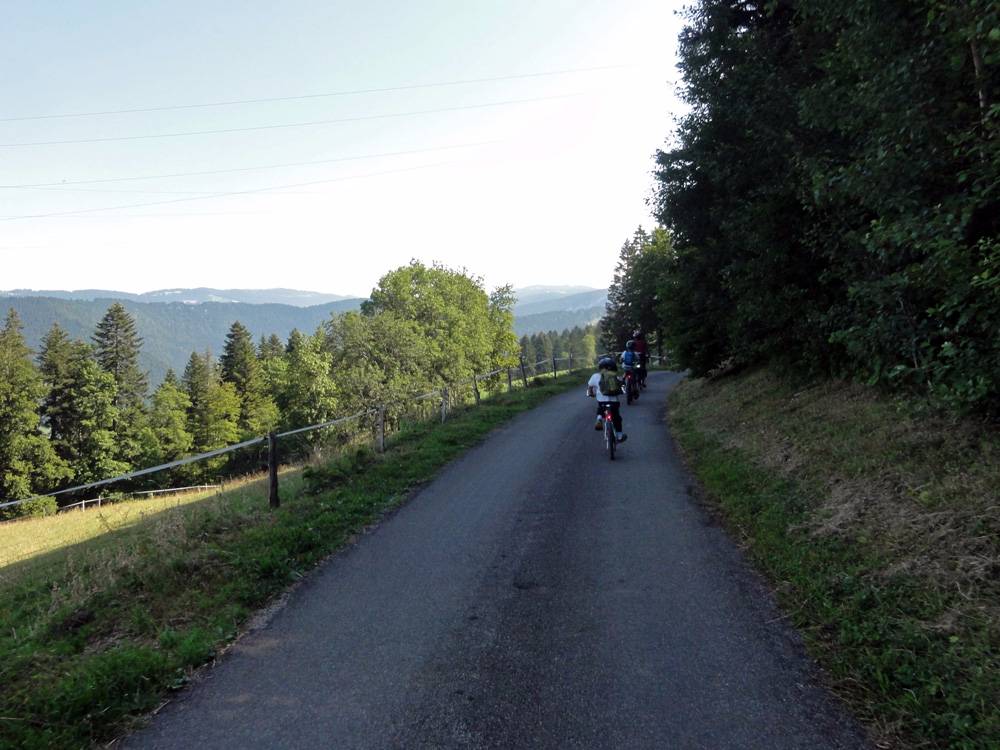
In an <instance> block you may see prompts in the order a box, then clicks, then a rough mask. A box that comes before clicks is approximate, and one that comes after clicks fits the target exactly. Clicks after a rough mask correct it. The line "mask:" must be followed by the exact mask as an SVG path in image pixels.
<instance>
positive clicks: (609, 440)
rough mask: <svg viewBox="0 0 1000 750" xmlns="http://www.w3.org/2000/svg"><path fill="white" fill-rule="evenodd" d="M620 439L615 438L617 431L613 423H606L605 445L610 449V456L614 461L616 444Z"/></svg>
mask: <svg viewBox="0 0 1000 750" xmlns="http://www.w3.org/2000/svg"><path fill="white" fill-rule="evenodd" d="M617 442H618V439H617V438H616V437H615V429H614V427H612V425H611V422H609V421H605V422H604V443H605V445H606V446H607V448H608V456H609V457H610V458H611V460H612V461H614V460H615V443H617Z"/></svg>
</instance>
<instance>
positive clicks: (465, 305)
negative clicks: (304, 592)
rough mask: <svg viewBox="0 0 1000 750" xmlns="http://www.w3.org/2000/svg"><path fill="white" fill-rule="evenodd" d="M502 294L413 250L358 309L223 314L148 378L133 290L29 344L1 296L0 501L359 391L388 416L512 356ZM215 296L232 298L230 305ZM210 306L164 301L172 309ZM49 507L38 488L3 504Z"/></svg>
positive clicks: (192, 472)
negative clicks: (271, 315)
mask: <svg viewBox="0 0 1000 750" xmlns="http://www.w3.org/2000/svg"><path fill="white" fill-rule="evenodd" d="M513 301H514V300H513V294H512V291H511V289H510V288H509V287H501V288H499V289H497V290H495V291H493V292H492V293H491V294H487V292H486V291H485V289H484V288H483V287H482V282H481V281H479V280H478V279H476V278H473V277H470V276H467V275H466V274H464V273H462V272H459V271H453V270H451V269H448V268H445V267H442V266H436V265H435V266H430V267H428V266H424V265H422V264H420V263H418V262H413V263H411V264H410V265H408V266H403V267H402V268H399V269H396V270H395V271H392V272H390V273H388V274H386V275H385V276H384V277H383V278H382V279H381V281H380V282H379V284H378V286H377V287H376V288H375V289H374V290H373V291H372V295H371V298H370V299H369V300H367V301H366V302H365V303H364V305H363V306H362V308H361V310H360V311H357V310H351V311H348V312H344V313H337V312H336V311H331V309H330V308H329V307H325V309H324V310H323V312H324V313H325V316H324V318H323V319H321V320H320V321H318V322H317V325H316V326H314V327H313V328H312V329H309V330H305V331H300V330H297V329H295V330H292V331H291V333H290V334H289V335H288V337H287V340H285V339H283V338H282V337H279V336H277V335H275V334H271V335H270V336H268V337H263V336H261V337H260V338H259V339H258V338H257V337H255V336H254V335H253V334H252V333H251V331H250V330H249V328H248V327H247V326H246V325H245V324H244V323H243V322H241V321H233V322H232V323H231V325H229V326H228V334H227V335H226V336H225V340H224V343H223V345H222V346H221V347H220V348H219V352H220V354H221V356H219V357H216V356H215V355H213V354H212V353H211V352H208V351H193V352H189V356H188V357H187V364H186V366H185V367H184V369H183V372H178V373H175V372H173V371H171V370H168V371H167V373H166V375H165V377H164V378H163V379H162V380H161V381H153V382H150V380H149V378H148V376H147V374H146V372H145V371H144V369H143V367H142V366H141V359H140V357H141V352H142V351H143V349H144V346H145V344H144V342H143V340H142V337H141V336H140V334H139V325H138V322H137V319H138V316H139V315H141V313H142V311H143V310H144V309H147V308H148V307H149V306H148V305H142V304H139V305H137V306H129V303H121V302H116V303H113V304H112V305H111V306H110V307H108V308H107V310H106V312H105V313H104V314H103V316H102V317H100V318H99V320H98V321H97V323H96V325H95V326H94V327H92V328H91V329H90V330H88V331H85V332H84V334H83V335H79V334H77V335H74V334H73V333H71V332H68V331H67V330H66V328H64V327H63V326H60V325H58V324H53V325H52V326H51V327H50V328H49V329H48V330H47V331H46V332H45V333H44V335H43V336H42V339H41V343H40V346H39V348H38V351H37V354H36V353H35V352H33V351H32V350H31V349H30V348H29V347H28V346H27V343H26V341H25V338H24V335H23V333H22V324H21V320H20V317H19V315H18V313H17V311H16V310H13V309H12V310H10V311H9V313H8V314H7V317H6V321H5V323H4V324H3V326H2V328H0V501H9V500H19V499H23V498H28V497H31V496H32V495H35V494H40V493H46V492H51V491H54V490H58V489H61V488H65V487H70V486H75V485H79V484H83V483H88V482H93V481H97V480H100V479H105V478H109V477H113V476H115V475H118V474H121V473H124V472H127V471H131V470H132V469H136V468H144V467H148V466H153V465H158V464H161V463H165V462H169V461H173V460H176V459H178V458H181V457H184V456H186V455H190V454H191V453H201V452H205V451H210V450H213V449H215V448H219V447H222V446H225V445H229V444H232V443H235V442H237V441H239V440H242V439H246V438H249V437H256V436H260V435H263V434H266V433H267V432H268V431H270V430H275V429H292V428H297V427H302V426H305V425H311V424H317V423H321V422H324V421H327V420H329V419H332V418H334V417H336V416H341V415H344V414H350V413H354V412H357V411H358V410H361V409H364V408H368V407H370V406H372V405H373V404H385V405H386V407H387V409H389V410H390V411H389V416H390V418H391V416H392V413H393V412H392V410H393V409H395V408H398V405H399V404H400V403H401V402H403V401H404V400H405V399H407V398H409V397H410V396H413V395H414V394H416V393H420V392H423V391H426V390H428V389H431V388H440V387H442V386H451V385H453V384H455V383H458V382H465V383H467V382H468V380H469V378H471V377H472V375H473V374H475V373H485V372H489V371H492V370H495V369H497V368H501V367H510V366H514V365H517V364H518V363H519V356H520V352H519V347H518V341H517V338H516V336H515V335H514V332H513V325H512V322H513V314H512V312H511V309H512V307H513ZM28 302H31V300H28ZM222 307H224V308H226V309H227V310H229V311H231V312H230V313H229V314H233V313H234V312H236V311H237V308H238V307H240V306H236V305H224V306H222ZM257 307H258V306H250V309H251V310H256V309H257ZM262 307H264V309H265V311H267V308H274V307H280V306H262ZM214 309H215V308H214V307H213V306H210V305H198V306H179V310H178V312H180V310H186V311H191V312H193V313H194V314H195V315H197V314H199V312H200V311H213V310H214ZM133 311H134V314H133ZM188 320H194V321H197V320H199V318H191V319H188ZM201 320H202V321H204V320H206V318H205V317H202V318H201ZM271 324H273V320H272V321H271ZM174 325H175V326H176V325H178V324H177V323H175V324H174ZM571 338H572V337H570V338H568V339H567V341H570V339H571ZM592 340H593V336H592V335H591V341H592ZM581 346H582V344H581ZM307 447H308V445H307V444H304V445H303V446H302V448H303V449H305V448H307ZM255 465H256V464H255V461H254V458H253V456H250V457H249V458H248V457H247V456H239V455H237V454H234V455H233V456H231V457H220V458H215V459H211V460H208V461H203V462H201V463H199V464H194V465H191V466H190V467H185V468H182V469H176V470H171V472H170V473H169V474H167V475H157V476H156V477H155V479H154V481H155V482H157V483H162V482H168V483H169V482H171V481H188V480H201V479H205V478H208V477H213V476H218V475H220V474H223V475H224V474H226V473H230V472H233V471H241V470H242V471H246V470H248V469H252V468H254V467H255ZM140 481H141V480H140ZM136 486H138V485H135V484H134V483H133V485H132V487H133V488H134V487H136ZM54 508H55V503H54V501H53V500H52V499H51V498H46V499H43V500H38V501H32V502H31V503H29V504H26V505H21V506H17V507H14V508H9V509H7V510H6V512H7V513H8V514H15V515H16V514H19V513H25V512H28V513H31V512H48V511H51V510H53V509H54ZM0 512H4V511H0Z"/></svg>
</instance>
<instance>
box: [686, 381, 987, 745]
mask: <svg viewBox="0 0 1000 750" xmlns="http://www.w3.org/2000/svg"><path fill="white" fill-rule="evenodd" d="M670 416H671V421H672V424H673V426H674V429H675V434H676V436H677V438H678V440H679V441H680V443H681V445H682V446H683V448H684V450H685V451H686V453H687V455H688V457H689V460H690V462H691V464H692V467H693V468H694V470H695V471H696V472H697V474H698V476H699V478H700V479H701V481H702V483H703V484H704V488H705V489H706V490H707V496H708V499H709V501H710V502H712V503H714V504H716V505H717V507H718V509H719V511H720V513H721V514H722V515H723V516H724V518H725V519H726V522H727V524H729V525H730V526H731V527H732V528H733V529H734V530H735V531H736V532H737V533H738V534H740V535H741V536H742V537H744V538H745V541H746V543H747V545H748V548H749V550H750V552H751V554H752V555H753V557H754V558H755V559H756V560H757V562H758V563H759V564H760V566H761V567H762V568H763V569H764V570H765V571H766V572H767V573H768V575H769V576H770V577H771V579H772V581H773V582H774V584H775V587H776V589H777V592H778V594H779V597H780V598H781V600H782V602H783V604H784V606H785V608H786V610H787V612H788V616H789V618H791V620H792V621H793V622H794V623H795V624H796V625H797V626H798V627H799V628H800V629H801V630H802V631H803V633H804V634H805V636H806V639H807V641H808V642H809V644H810V646H811V648H812V650H813V652H814V653H815V654H816V655H817V657H818V658H819V659H820V661H821V662H822V663H823V664H824V665H825V666H826V667H827V669H828V670H829V671H830V673H831V675H832V677H833V679H834V681H835V683H836V685H837V687H838V688H839V690H840V692H841V693H842V694H843V695H845V697H846V698H847V699H848V700H849V701H850V702H851V703H852V704H853V706H854V707H855V708H856V710H858V712H859V713H860V714H861V715H862V716H863V717H865V718H866V719H867V721H868V722H869V723H870V724H871V725H872V726H873V727H874V729H875V731H876V732H877V733H878V734H880V735H882V736H883V737H886V738H887V739H889V740H892V739H894V738H895V739H896V740H902V741H903V742H904V743H907V744H910V743H912V745H914V746H920V747H924V746H929V747H961V748H996V747H997V738H998V737H1000V708H998V707H1000V645H998V644H1000V606H998V602H1000V516H998V514H997V506H998V495H997V488H998V487H1000V435H998V433H997V431H996V430H995V429H993V428H990V427H988V426H986V425H984V424H981V423H978V422H975V421H971V420H970V421H958V420H953V419H946V418H943V417H940V416H938V415H935V414H932V413H929V412H927V411H926V410H922V409H921V408H920V407H919V406H917V405H914V404H907V403H902V402H899V401H895V400H891V399H889V398H886V397H884V396H880V395H878V394H877V393H874V392H873V391H872V390H871V389H868V388H864V387H861V386H857V385H852V384H847V383H841V382H824V383H819V384H807V385H804V384H802V383H798V384H795V383H790V382H786V381H784V380H782V379H780V378H779V377H778V376H776V375H775V373H773V372H769V371H766V370H761V371H756V372H752V373H749V374H744V375H740V376H737V377H729V378H722V379H720V380H718V381H716V382H708V381H704V380H695V381H689V382H687V383H685V384H684V385H683V386H682V387H681V388H679V389H678V390H677V391H676V392H675V394H674V395H673V396H672V398H671V401H670ZM893 746H895V745H893Z"/></svg>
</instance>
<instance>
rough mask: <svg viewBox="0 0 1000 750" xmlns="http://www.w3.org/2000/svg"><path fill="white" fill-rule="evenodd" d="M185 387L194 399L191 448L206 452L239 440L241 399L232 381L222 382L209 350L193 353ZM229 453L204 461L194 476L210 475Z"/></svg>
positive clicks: (189, 421) (189, 412) (190, 410)
mask: <svg viewBox="0 0 1000 750" xmlns="http://www.w3.org/2000/svg"><path fill="white" fill-rule="evenodd" d="M183 383H184V390H185V392H186V394H187V396H188V399H189V400H190V402H191V405H190V407H189V408H188V410H187V431H188V432H189V433H190V434H191V438H192V449H193V450H194V452H195V453H203V452H205V451H210V450H213V449H215V448H222V447H223V446H225V445H228V444H231V443H235V442H237V440H238V439H239V424H238V422H239V416H240V399H239V396H238V395H237V394H236V389H235V388H234V387H233V385H232V383H223V382H222V380H221V379H220V373H219V369H218V368H217V367H216V366H215V364H214V362H213V361H212V355H211V353H210V352H207V351H206V352H205V353H204V354H198V353H197V352H193V353H192V354H191V358H190V359H189V360H188V364H187V367H186V368H185V369H184V377H183ZM226 460H227V459H226V456H220V457H219V458H214V459H211V460H209V461H203V462H201V463H200V464H198V465H196V466H195V467H193V468H192V469H191V473H192V475H194V476H200V477H207V476H210V475H211V474H212V473H213V472H215V471H217V470H218V469H220V468H221V467H222V466H224V465H225V463H226Z"/></svg>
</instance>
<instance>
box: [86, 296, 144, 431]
mask: <svg viewBox="0 0 1000 750" xmlns="http://www.w3.org/2000/svg"><path fill="white" fill-rule="evenodd" d="M93 341H94V346H95V347H96V350H95V351H96V357H97V362H98V364H100V366H101V367H102V368H103V369H104V371H105V372H108V373H110V374H111V376H112V377H113V378H114V381H115V388H116V389H117V396H116V399H115V406H116V407H117V408H118V409H119V410H120V411H121V412H122V413H125V412H128V411H130V410H132V409H135V408H141V407H142V405H143V402H144V401H145V398H146V390H147V388H148V381H147V378H146V375H145V373H143V372H142V370H140V369H139V350H140V349H141V348H142V339H141V338H140V337H139V334H138V333H137V331H136V327H135V319H134V318H133V317H132V316H131V315H130V314H129V312H128V310H126V309H125V307H124V306H123V305H122V304H121V303H120V302H115V303H114V304H113V305H111V307H109V308H108V311H107V312H106V313H105V314H104V317H103V318H102V319H101V322H100V323H98V324H97V330H96V331H95V333H94V336H93Z"/></svg>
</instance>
